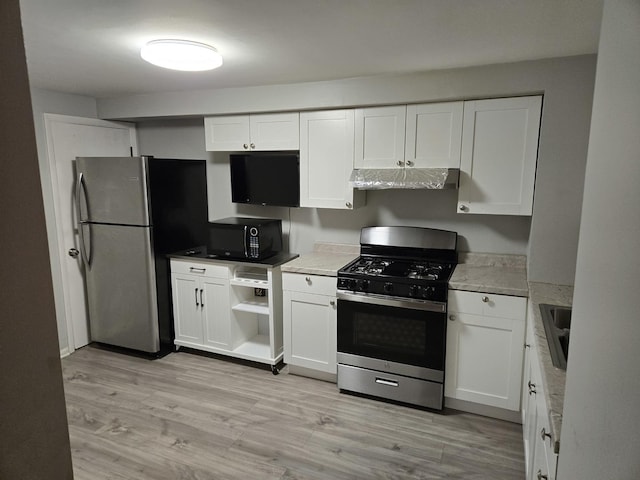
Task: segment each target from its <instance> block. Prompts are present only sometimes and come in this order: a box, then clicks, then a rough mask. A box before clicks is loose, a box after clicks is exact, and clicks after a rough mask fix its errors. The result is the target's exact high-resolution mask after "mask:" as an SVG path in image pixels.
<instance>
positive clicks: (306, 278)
mask: <svg viewBox="0 0 640 480" xmlns="http://www.w3.org/2000/svg"><path fill="white" fill-rule="evenodd" d="M304 280H305V281H306V282H307V283H308V284H309V285H311V278H310V277H304Z"/></svg>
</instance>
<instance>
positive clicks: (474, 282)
mask: <svg viewBox="0 0 640 480" xmlns="http://www.w3.org/2000/svg"><path fill="white" fill-rule="evenodd" d="M449 288H450V289H451V290H467V291H469V292H482V293H495V294H502V295H512V296H515V297H527V296H529V287H528V285H527V267H526V257H524V256H522V255H495V254H488V253H466V252H460V253H458V265H457V266H456V268H455V270H454V271H453V275H451V279H450V280H449Z"/></svg>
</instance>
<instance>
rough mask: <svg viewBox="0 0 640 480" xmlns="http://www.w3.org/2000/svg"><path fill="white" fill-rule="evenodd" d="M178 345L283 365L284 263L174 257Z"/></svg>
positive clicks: (174, 299) (175, 320) (173, 276)
mask: <svg viewBox="0 0 640 480" xmlns="http://www.w3.org/2000/svg"><path fill="white" fill-rule="evenodd" d="M170 264H171V282H172V286H173V292H172V293H173V313H174V324H175V330H176V338H175V345H176V346H177V347H181V346H184V347H190V348H194V349H198V350H204V351H207V352H211V353H218V354H222V355H228V356H231V357H235V358H241V359H243V360H249V361H253V362H258V363H266V364H268V365H271V367H272V370H273V372H274V373H278V370H277V365H278V364H279V363H280V362H282V360H283V356H284V354H283V331H282V273H281V270H280V266H279V265H277V266H269V265H261V264H255V263H239V262H227V261H224V260H219V261H194V260H185V259H181V258H172V259H171V262H170Z"/></svg>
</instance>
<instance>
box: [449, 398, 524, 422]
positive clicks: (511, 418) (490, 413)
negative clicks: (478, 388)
mask: <svg viewBox="0 0 640 480" xmlns="http://www.w3.org/2000/svg"><path fill="white" fill-rule="evenodd" d="M444 406H445V407H447V408H451V409H453V410H460V411H462V412H468V413H475V414H476V415H482V416H484V417H491V418H497V419H498V420H506V421H507V422H513V423H518V424H522V416H521V413H520V411H517V412H514V411H513V410H506V409H504V408H498V407H490V406H488V405H482V404H479V403H474V402H468V401H466V400H458V399H457V398H450V397H444Z"/></svg>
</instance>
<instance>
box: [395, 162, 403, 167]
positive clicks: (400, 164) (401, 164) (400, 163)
mask: <svg viewBox="0 0 640 480" xmlns="http://www.w3.org/2000/svg"><path fill="white" fill-rule="evenodd" d="M396 164H397V165H398V166H399V167H401V166H403V165H404V162H403V161H402V160H398V161H397V162H396Z"/></svg>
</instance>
